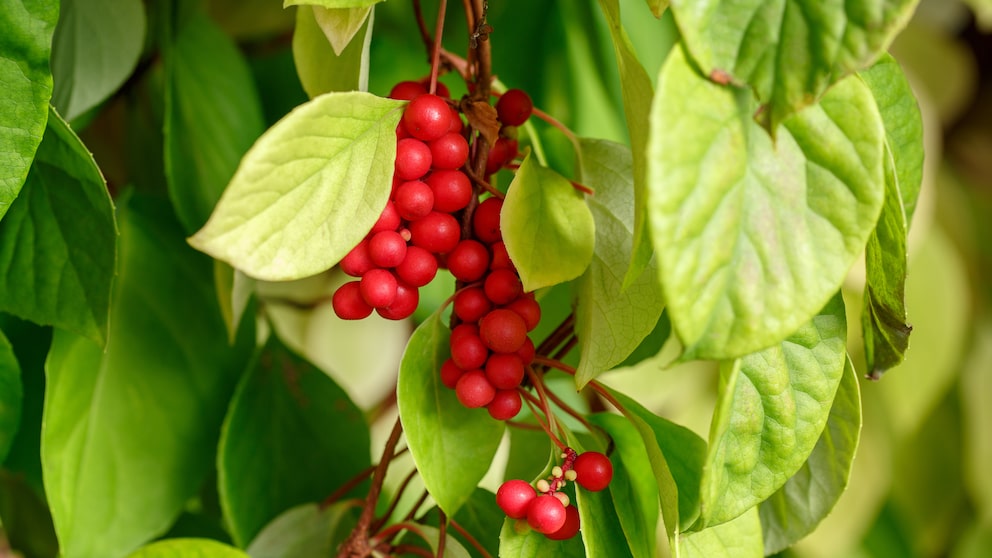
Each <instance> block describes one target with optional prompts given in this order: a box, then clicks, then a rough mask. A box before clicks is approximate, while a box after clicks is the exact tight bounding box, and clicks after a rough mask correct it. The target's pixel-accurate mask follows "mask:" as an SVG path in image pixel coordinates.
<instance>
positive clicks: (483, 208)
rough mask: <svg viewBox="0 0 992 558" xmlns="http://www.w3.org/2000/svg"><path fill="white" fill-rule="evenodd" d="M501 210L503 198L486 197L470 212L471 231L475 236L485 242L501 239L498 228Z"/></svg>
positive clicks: (489, 242) (501, 234)
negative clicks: (473, 211)
mask: <svg viewBox="0 0 992 558" xmlns="http://www.w3.org/2000/svg"><path fill="white" fill-rule="evenodd" d="M502 210H503V200H501V199H499V198H487V199H485V200H483V201H482V203H480V204H479V206H478V207H476V208H475V213H474V214H472V232H474V233H475V237H476V238H477V239H479V240H480V241H482V242H484V243H486V244H492V243H494V242H498V241H500V240H503V233H502V232H501V231H500V228H499V213H500V211H502Z"/></svg>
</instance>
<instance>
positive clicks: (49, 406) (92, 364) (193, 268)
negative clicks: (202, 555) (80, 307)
mask: <svg viewBox="0 0 992 558" xmlns="http://www.w3.org/2000/svg"><path fill="white" fill-rule="evenodd" d="M167 207H168V206H167V204H162V203H161V201H160V200H158V199H151V198H147V199H146V198H139V197H137V196H135V197H133V198H132V199H131V200H130V202H129V203H128V204H127V206H126V207H124V208H123V209H122V211H121V212H120V216H121V236H120V244H121V246H120V253H121V262H120V268H119V276H118V279H117V282H116V285H115V288H114V296H113V299H114V304H113V308H112V311H111V314H112V315H111V329H110V334H109V341H108V343H107V345H106V348H105V349H104V348H103V347H102V346H100V345H97V344H95V343H93V342H91V341H90V340H88V339H85V338H82V337H79V336H77V335H74V334H72V333H69V332H66V331H61V330H59V331H56V334H55V337H54V339H53V341H52V348H51V351H50V353H49V356H48V362H47V364H46V368H47V373H48V384H47V389H46V394H45V414H44V418H43V423H42V424H43V431H42V446H41V457H42V466H43V468H44V473H45V492H46V494H47V495H48V499H49V504H50V506H51V510H52V516H53V518H54V520H55V529H56V532H57V533H58V535H59V541H60V543H61V548H62V552H63V554H64V555H65V556H101V557H107V558H115V557H119V556H123V555H125V554H126V553H128V552H130V551H132V550H133V549H134V548H136V547H138V546H139V545H141V544H142V543H144V542H145V541H147V540H149V539H150V538H152V537H154V536H156V535H158V534H160V533H163V532H164V531H165V530H166V529H168V528H169V526H170V525H171V524H172V522H173V521H174V520H175V518H176V516H178V515H179V512H180V511H181V510H182V508H183V506H184V505H185V504H186V502H187V501H188V500H189V498H190V497H192V496H193V495H194V494H196V493H197V491H198V490H199V489H200V487H201V485H202V483H203V480H204V478H205V477H206V475H207V473H208V472H209V471H210V469H211V465H212V461H213V455H214V453H215V449H216V445H217V439H218V436H219V433H220V425H221V421H222V419H223V409H224V405H225V403H226V402H227V401H228V398H229V397H230V396H231V393H232V392H233V390H234V385H235V383H236V381H237V377H238V372H239V371H241V370H243V369H244V360H245V359H244V358H242V356H241V354H242V353H243V352H244V351H239V350H237V348H233V349H232V348H228V344H227V336H226V333H225V331H224V324H223V322H222V321H221V318H220V312H219V309H218V308H217V303H216V300H215V297H214V291H213V288H212V287H213V285H212V282H211V262H210V260H209V259H208V258H205V257H203V256H202V255H200V254H197V253H196V252H194V251H192V250H190V249H189V247H188V246H186V244H185V243H184V242H183V234H182V231H181V227H180V225H179V223H178V222H177V221H176V220H175V218H174V217H173V216H172V215H169V214H165V213H163V210H165V208H167ZM150 255H154V257H150ZM243 333H249V332H243ZM251 338H252V335H250V334H248V335H245V336H243V337H242V339H249V340H250V339H251ZM94 533H99V536H94Z"/></svg>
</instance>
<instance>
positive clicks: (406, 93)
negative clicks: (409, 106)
mask: <svg viewBox="0 0 992 558" xmlns="http://www.w3.org/2000/svg"><path fill="white" fill-rule="evenodd" d="M426 94H427V88H426V87H424V85H423V84H422V83H420V82H416V81H401V82H399V83H397V84H396V85H394V86H393V88H392V90H390V91H389V98H390V99H397V100H400V101H412V100H414V99H416V98H417V97H419V96H421V95H426Z"/></svg>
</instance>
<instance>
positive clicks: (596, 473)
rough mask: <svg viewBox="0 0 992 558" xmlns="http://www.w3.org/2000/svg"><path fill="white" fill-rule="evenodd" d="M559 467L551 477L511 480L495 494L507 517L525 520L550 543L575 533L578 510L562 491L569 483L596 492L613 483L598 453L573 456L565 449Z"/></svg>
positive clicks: (606, 460) (605, 459)
mask: <svg viewBox="0 0 992 558" xmlns="http://www.w3.org/2000/svg"><path fill="white" fill-rule="evenodd" d="M561 458H562V464H561V465H560V466H556V467H554V468H553V469H552V470H551V476H550V477H548V478H547V479H541V480H539V481H537V483H535V484H536V489H535V486H531V484H530V483H528V482H526V481H523V480H519V479H512V480H508V481H506V482H504V483H503V484H502V485H501V486H500V487H499V490H497V491H496V505H498V506H499V507H500V509H501V510H503V513H505V514H506V515H507V517H511V518H513V519H519V520H527V524H528V525H530V527H531V528H532V529H534V530H535V531H537V532H539V533H542V534H543V535H544V536H546V537H548V538H549V539H552V540H565V539H570V538H572V537H574V536H575V534H576V533H578V532H579V510H578V509H577V508H576V507H575V506H574V505H573V504H572V503H571V501H570V499H569V497H568V495H567V494H565V493H564V492H562V488H564V487H565V485H566V484H567V483H568V482H569V481H573V482H575V483H576V484H578V485H579V486H580V487H581V488H583V489H585V490H589V491H591V492H598V491H600V490H603V489H605V488H606V487H607V486H609V484H610V481H611V480H613V464H612V463H610V459H609V458H608V457H606V456H605V455H603V454H602V453H599V452H596V451H587V452H583V453H581V454H577V453H576V452H575V450H573V449H572V448H565V451H564V452H563V453H562V454H561Z"/></svg>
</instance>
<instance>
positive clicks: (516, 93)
mask: <svg viewBox="0 0 992 558" xmlns="http://www.w3.org/2000/svg"><path fill="white" fill-rule="evenodd" d="M533 110H534V103H533V101H531V100H530V95H528V94H527V93H525V92H524V91H521V90H520V89H510V90H509V91H507V92H506V93H503V94H502V95H501V96H500V98H499V100H497V101H496V115H497V118H499V121H500V122H502V123H503V124H504V125H506V126H520V125H521V124H523V123H524V122H526V121H527V119H528V118H530V114H531V112H533Z"/></svg>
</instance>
